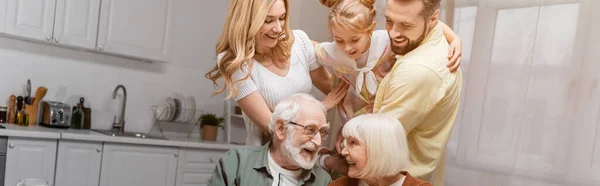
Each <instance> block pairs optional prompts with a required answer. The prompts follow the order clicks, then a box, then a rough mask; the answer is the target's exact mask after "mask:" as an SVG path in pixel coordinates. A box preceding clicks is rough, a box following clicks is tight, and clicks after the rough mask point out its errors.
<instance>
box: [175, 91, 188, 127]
mask: <svg viewBox="0 0 600 186" xmlns="http://www.w3.org/2000/svg"><path fill="white" fill-rule="evenodd" d="M173 97H175V100H176V103H179V106H178V107H177V113H178V114H176V119H175V122H178V123H183V122H186V121H187V120H188V119H189V118H187V116H188V112H189V111H188V103H187V101H186V99H185V97H183V95H181V94H179V93H174V94H173Z"/></svg>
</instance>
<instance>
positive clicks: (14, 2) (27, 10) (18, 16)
mask: <svg viewBox="0 0 600 186" xmlns="http://www.w3.org/2000/svg"><path fill="white" fill-rule="evenodd" d="M55 5H56V0H8V3H7V6H6V7H7V9H6V25H5V27H6V28H5V29H6V30H5V32H6V33H7V34H12V35H16V36H21V37H26V38H31V39H37V40H47V41H51V40H52V32H53V30H54V9H55Z"/></svg>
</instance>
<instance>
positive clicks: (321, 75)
mask: <svg viewBox="0 0 600 186" xmlns="http://www.w3.org/2000/svg"><path fill="white" fill-rule="evenodd" d="M310 79H311V80H312V84H313V85H314V86H315V87H317V89H319V90H320V91H321V92H322V93H323V94H325V95H327V94H329V93H330V92H331V74H329V71H327V69H326V68H325V67H324V66H320V67H319V68H317V69H315V70H313V71H310Z"/></svg>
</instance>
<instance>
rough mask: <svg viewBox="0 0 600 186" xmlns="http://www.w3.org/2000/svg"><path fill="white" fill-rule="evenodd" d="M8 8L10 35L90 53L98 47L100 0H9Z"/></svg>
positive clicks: (7, 28) (8, 32)
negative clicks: (84, 49)
mask: <svg viewBox="0 0 600 186" xmlns="http://www.w3.org/2000/svg"><path fill="white" fill-rule="evenodd" d="M0 3H2V2H1V1H0ZM0 7H1V6H0ZM6 7H7V10H6V18H5V19H4V20H5V21H6V28H5V30H6V31H5V32H6V33H7V34H11V35H15V36H20V37H24V38H28V39H33V40H43V41H47V42H54V43H60V44H64V45H69V46H76V47H83V48H88V49H94V48H95V47H96V37H97V30H98V12H99V11H100V0H39V1H32V0H8V3H7V6H6ZM1 18H2V17H0V19H1Z"/></svg>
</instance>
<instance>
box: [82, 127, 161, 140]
mask: <svg viewBox="0 0 600 186" xmlns="http://www.w3.org/2000/svg"><path fill="white" fill-rule="evenodd" d="M92 131H94V132H98V133H101V134H104V135H108V136H118V137H132V138H145V139H167V138H165V137H162V136H157V135H151V134H145V133H137V132H124V133H120V132H118V131H114V130H96V129H93V130H92Z"/></svg>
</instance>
